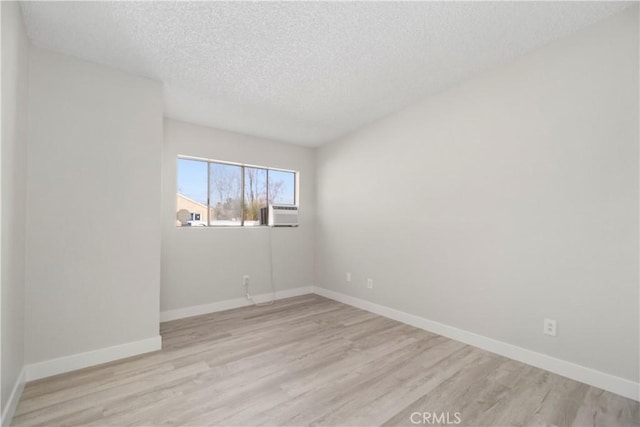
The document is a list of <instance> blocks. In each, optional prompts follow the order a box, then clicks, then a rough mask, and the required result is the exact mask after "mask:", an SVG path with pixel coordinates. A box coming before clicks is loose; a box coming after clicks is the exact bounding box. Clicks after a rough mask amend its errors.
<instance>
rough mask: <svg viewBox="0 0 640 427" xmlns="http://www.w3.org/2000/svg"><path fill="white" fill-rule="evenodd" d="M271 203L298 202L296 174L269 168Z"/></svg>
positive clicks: (285, 203) (289, 203) (288, 203)
mask: <svg viewBox="0 0 640 427" xmlns="http://www.w3.org/2000/svg"><path fill="white" fill-rule="evenodd" d="M269 203H274V204H283V205H294V204H295V203H296V174H295V172H283V171H274V170H269Z"/></svg>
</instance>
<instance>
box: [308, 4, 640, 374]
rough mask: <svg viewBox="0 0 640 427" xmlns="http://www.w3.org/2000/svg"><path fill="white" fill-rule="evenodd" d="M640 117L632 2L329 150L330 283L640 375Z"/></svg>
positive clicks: (326, 223) (324, 244) (322, 152)
mask: <svg viewBox="0 0 640 427" xmlns="http://www.w3.org/2000/svg"><path fill="white" fill-rule="evenodd" d="M638 113H639V109H638V9H637V7H632V8H631V9H630V10H628V11H627V12H625V13H624V14H622V15H619V16H616V17H613V18H611V19H609V20H607V21H604V22H602V23H600V24H597V25H596V26H593V27H590V28H588V29H585V30H583V31H581V32H579V33H577V34H575V35H573V36H571V37H569V38H566V39H563V40H561V41H557V42H554V43H553V44H550V45H548V46H546V47H544V48H542V49H539V50H537V51H535V52H534V53H531V54H529V55H527V56H526V57H523V58H521V59H520V60H519V61H517V62H515V63H512V64H508V65H506V66H502V67H500V68H497V69H494V70H493V71H491V72H488V73H486V74H484V75H482V76H480V77H478V78H476V79H473V80H471V81H468V82H466V83H464V84H461V85H460V86H458V87H456V88H454V89H451V90H448V91H446V92H443V93H441V94H439V95H437V96H434V97H432V98H429V99H427V100H424V101H423V102H421V103H419V104H417V105H414V106H412V107H411V108H408V109H406V110H404V111H402V112H400V113H398V114H395V115H393V116H390V117H388V118H386V119H384V120H381V121H379V122H377V123H375V124H373V125H371V126H369V127H367V128H365V129H363V130H361V131H359V132H356V133H354V134H353V135H351V136H348V137H346V138H344V139H342V140H340V141H337V142H335V143H331V144H329V145H326V146H323V147H321V148H320V149H319V151H318V160H317V172H318V176H317V179H318V226H317V238H318V250H317V251H318V252H317V266H316V271H317V279H316V280H317V283H316V284H317V285H320V286H322V287H325V288H328V289H330V290H337V291H340V292H343V293H346V294H349V295H352V296H356V297H359V298H363V299H366V300H370V301H372V302H376V303H379V304H383V305H386V306H389V307H392V308H396V309H399V310H402V311H405V312H408V313H412V314H416V315H419V316H422V317H425V318H428V319H431V320H435V321H438V322H441V323H444V324H447V325H451V326H455V327H457V328H460V329H464V330H467V331H471V332H475V333H477V334H481V335H484V336H487V337H491V338H493V339H497V340H500V341H504V342H507V343H511V344H514V345H517V346H520V347H524V348H526V349H531V350H534V351H537V352H541V353H545V354H548V355H551V356H554V357H557V358H560V359H564V360H567V361H571V362H574V363H577V364H580V365H582V366H586V367H590V368H594V369H596V370H600V371H602V372H606V373H609V374H612V375H615V376H619V377H622V378H626V379H629V380H632V381H635V382H637V381H638V357H639V355H638V346H639V343H638V336H639V326H638V325H639V308H638V299H639V292H638V125H639V123H638ZM347 271H351V272H352V274H353V280H354V281H353V283H350V284H348V283H345V280H344V277H345V272H347ZM367 277H371V278H373V280H374V288H373V289H372V290H368V289H366V287H365V281H366V278H367ZM545 317H549V318H553V319H556V320H557V322H558V336H557V337H556V338H552V337H549V336H545V335H543V333H542V324H543V318H545Z"/></svg>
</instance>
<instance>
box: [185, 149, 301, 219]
mask: <svg viewBox="0 0 640 427" xmlns="http://www.w3.org/2000/svg"><path fill="white" fill-rule="evenodd" d="M177 177H178V183H177V184H178V191H177V204H176V210H177V214H176V226H178V227H191V226H245V227H250V226H259V225H261V223H260V210H261V209H262V208H266V207H267V205H268V204H269V203H271V204H284V205H295V204H296V191H297V185H296V181H297V172H293V171H285V170H279V169H269V168H266V167H260V166H249V165H242V164H236V163H224V162H216V161H211V160H200V159H193V158H187V157H178V173H177Z"/></svg>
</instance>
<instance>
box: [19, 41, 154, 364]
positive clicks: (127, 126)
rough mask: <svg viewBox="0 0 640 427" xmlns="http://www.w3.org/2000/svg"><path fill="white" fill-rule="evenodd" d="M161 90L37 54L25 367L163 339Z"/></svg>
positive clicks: (32, 89) (33, 63) (32, 82)
mask: <svg viewBox="0 0 640 427" xmlns="http://www.w3.org/2000/svg"><path fill="white" fill-rule="evenodd" d="M162 108H163V107H162V87H161V85H160V84H159V83H157V82H154V81H151V80H147V79H144V78H140V77H136V76H133V75H129V74H125V73H122V72H119V71H115V70H112V69H110V68H106V67H103V66H100V65H97V64H94V63H90V62H86V61H82V60H78V59H75V58H72V57H69V56H65V55H60V54H55V53H52V52H48V51H45V50H42V49H39V48H33V49H32V51H31V55H30V63H29V146H28V162H29V165H28V166H29V167H28V173H27V175H28V179H27V192H28V193H27V194H28V196H27V281H26V306H27V310H26V319H27V321H26V332H27V335H26V357H27V362H29V363H34V362H40V361H45V360H49V359H53V358H58V357H64V356H68V355H73V354H76V353H81V352H86V351H91V350H96V349H102V348H105V347H109V346H114V345H119V344H124V343H129V342H134V341H138V340H143V339H148V338H151V337H157V336H158V328H159V326H158V324H159V323H158V322H159V290H160V286H159V285H160V232H161V228H160V206H161V202H160V198H161V184H160V183H161V162H162V160H161V150H162Z"/></svg>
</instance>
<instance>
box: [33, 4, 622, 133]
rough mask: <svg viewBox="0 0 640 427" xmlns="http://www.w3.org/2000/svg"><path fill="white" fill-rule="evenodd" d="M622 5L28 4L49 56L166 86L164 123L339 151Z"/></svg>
mask: <svg viewBox="0 0 640 427" xmlns="http://www.w3.org/2000/svg"><path fill="white" fill-rule="evenodd" d="M628 5H629V3H626V4H625V3H611V2H593V3H591V2H526V3H519V2H424V3H417V2H407V3H399V2H394V3H381V2H363V3H359V2H358V3H356V2H326V3H321V2H309V3H303V2H300V3H295V2H284V3H266V2H255V3H253V2H251V3H243V2H24V3H22V10H23V14H24V18H25V24H26V27H27V32H28V34H29V36H30V38H31V39H32V41H33V42H34V43H35V44H36V45H39V46H41V47H44V48H47V49H51V50H55V51H59V52H63V53H67V54H71V55H74V56H77V57H80V58H84V59H88V60H92V61H95V62H99V63H102V64H107V65H110V66H113V67H116V68H119V69H122V70H125V71H129V72H132V73H135V74H139V75H143V76H147V77H151V78H154V79H157V80H161V81H162V82H164V85H165V95H164V96H165V110H166V115H167V116H169V117H173V118H178V119H182V120H186V121H190V122H195V123H200V124H205V125H208V126H213V127H217V128H222V129H228V130H233V131H237V132H242V133H246V134H252V135H257V136H262V137H268V138H272V139H277V140H283V141H288V142H293V143H298V144H306V145H319V144H321V143H323V142H326V141H330V140H334V139H336V138H338V137H340V136H342V135H344V134H345V133H348V132H350V131H352V130H354V129H357V128H358V127H361V126H363V125H365V124H367V123H369V122H371V121H373V120H376V119H378V118H380V117H382V116H385V115H387V114H389V113H392V112H394V111H397V110H399V109H401V108H403V107H405V106H407V105H409V104H411V103H412V102H415V101H417V100H418V99H420V98H423V97H425V96H428V95H430V94H433V93H435V92H437V91H440V90H442V89H445V88H447V87H449V86H452V85H454V84H455V83H457V82H459V81H461V80H463V79H465V78H468V77H471V76H473V75H476V74H478V73H479V72H481V71H483V70H485V69H487V68H488V67H491V66H494V65H496V64H499V63H503V62H505V61H508V60H510V59H513V58H515V57H517V56H518V55H521V54H522V53H524V52H526V51H529V50H532V49H534V48H536V47H539V46H541V45H543V44H545V43H548V42H549V41H551V40H553V39H556V38H558V37H562V36H564V35H567V34H569V33H571V32H574V31H576V30H577V29H579V28H581V27H584V26H586V25H589V24H591V23H594V22H596V21H598V20H600V19H603V18H604V17H606V16H608V15H611V14H613V13H615V12H617V11H620V10H622V9H623V8H625V7H627V6H628Z"/></svg>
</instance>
